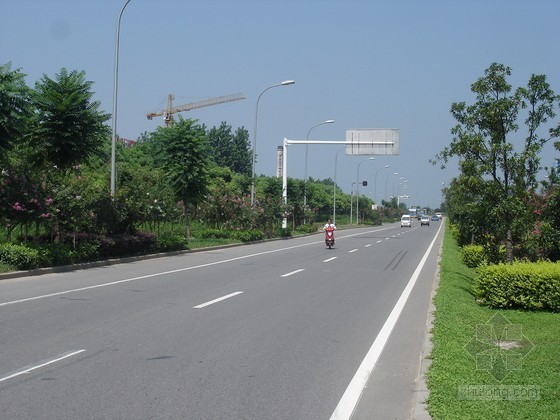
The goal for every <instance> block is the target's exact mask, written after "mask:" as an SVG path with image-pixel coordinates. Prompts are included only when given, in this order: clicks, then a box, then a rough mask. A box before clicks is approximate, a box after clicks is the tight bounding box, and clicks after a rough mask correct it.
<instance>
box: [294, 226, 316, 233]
mask: <svg viewBox="0 0 560 420" xmlns="http://www.w3.org/2000/svg"><path fill="white" fill-rule="evenodd" d="M317 230H318V228H317V225H314V224H308V225H300V226H298V227H297V228H296V231H298V232H304V233H316V232H317Z"/></svg>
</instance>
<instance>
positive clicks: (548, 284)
mask: <svg viewBox="0 0 560 420" xmlns="http://www.w3.org/2000/svg"><path fill="white" fill-rule="evenodd" d="M474 290H475V295H476V296H477V297H478V298H479V299H480V301H481V302H482V303H484V304H488V305H490V306H493V307H497V308H523V309H530V310H550V311H560V263H552V262H539V263H526V262H516V263H513V264H497V265H488V266H480V267H479V268H478V270H477V273H476V279H475V289H474Z"/></svg>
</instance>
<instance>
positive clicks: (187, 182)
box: [151, 116, 209, 240]
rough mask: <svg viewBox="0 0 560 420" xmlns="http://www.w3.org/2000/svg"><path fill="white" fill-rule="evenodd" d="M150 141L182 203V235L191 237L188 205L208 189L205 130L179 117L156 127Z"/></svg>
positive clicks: (195, 202) (196, 202)
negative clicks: (155, 147)
mask: <svg viewBox="0 0 560 420" xmlns="http://www.w3.org/2000/svg"><path fill="white" fill-rule="evenodd" d="M151 141H154V142H156V143H157V144H158V148H157V149H158V150H159V161H160V162H161V164H162V166H163V169H164V172H165V175H166V177H167V180H168V181H169V183H170V186H171V188H172V189H173V192H174V194H175V198H176V199H177V201H182V202H183V209H184V216H185V237H186V239H187V240H189V239H190V235H191V234H190V217H189V208H191V207H194V206H196V205H197V204H198V203H199V202H200V201H202V200H203V199H204V198H205V196H206V193H207V191H208V161H209V156H208V143H207V139H206V131H205V129H204V126H201V125H200V124H198V123H197V122H196V120H192V119H187V120H185V119H183V118H182V117H181V116H179V121H177V122H176V123H175V124H173V126H171V127H158V129H157V130H156V131H155V132H154V133H153V134H152V138H151Z"/></svg>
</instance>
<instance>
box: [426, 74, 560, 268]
mask: <svg viewBox="0 0 560 420" xmlns="http://www.w3.org/2000/svg"><path fill="white" fill-rule="evenodd" d="M509 76H511V69H510V68H509V67H506V66H504V65H503V64H498V63H493V64H491V65H490V67H489V68H488V69H486V71H485V75H484V76H483V77H481V78H479V79H478V80H477V81H476V82H475V83H473V84H472V85H471V91H472V92H473V93H475V94H476V101H475V102H474V103H473V104H472V105H467V104H466V103H465V102H458V103H454V104H452V106H451V113H452V115H453V117H454V118H455V119H456V120H457V122H458V124H457V125H456V126H455V127H454V128H453V129H452V130H451V133H452V135H453V140H452V142H451V144H450V145H449V146H448V147H445V148H444V149H443V150H442V151H441V152H440V153H439V154H438V155H436V159H435V160H434V161H433V163H436V162H441V163H442V167H445V164H446V163H447V162H448V160H449V159H450V158H451V157H458V158H459V160H460V166H461V167H460V169H461V176H462V177H464V178H466V179H464V180H463V181H462V182H459V183H456V185H461V186H465V185H467V186H468V185H470V186H471V187H475V188H476V189H477V190H476V193H477V194H476V201H475V202H474V203H473V202H464V203H463V204H464V205H465V204H468V205H470V206H471V207H473V208H472V212H470V213H469V214H470V216H474V215H477V214H478V215H481V214H484V217H486V218H489V219H490V220H492V221H493V223H492V224H491V225H490V226H488V231H487V232H485V235H483V236H484V237H483V238H482V237H481V240H484V241H485V242H486V245H488V246H489V247H490V248H491V250H494V251H496V250H497V248H498V247H499V246H500V245H501V244H505V245H506V256H507V259H508V261H512V260H513V249H514V245H515V244H516V243H519V241H521V240H522V238H523V235H524V233H525V232H526V226H527V223H526V222H527V220H528V213H529V212H528V211H527V203H528V202H529V199H530V194H531V193H532V192H533V191H534V189H535V188H536V186H537V184H536V174H537V171H538V170H539V169H540V156H539V154H540V152H541V150H542V147H543V145H544V144H545V143H546V142H548V141H549V140H550V139H552V138H554V137H556V136H557V135H558V132H557V130H554V129H549V130H548V131H544V129H543V125H544V124H546V123H547V122H548V120H549V119H551V118H553V117H554V116H555V113H554V111H555V107H556V106H557V101H558V96H556V95H555V94H554V92H553V91H552V90H551V89H550V86H549V84H548V83H547V81H546V76H544V75H532V76H531V78H530V80H529V82H528V84H527V86H526V87H522V88H518V89H517V90H516V91H514V92H512V86H511V85H510V84H509V83H508V81H507V78H508V77H509ZM524 111H526V112H525V113H524ZM523 115H525V119H524V121H522V122H521V123H524V124H525V127H526V129H527V134H526V135H525V138H524V141H523V140H521V141H520V139H519V137H521V138H522V137H523V135H521V136H519V135H518V131H519V125H520V122H519V120H520V119H522V118H523ZM543 131H544V133H543ZM519 143H522V147H521V148H520V150H517V149H516V145H517V144H519ZM465 191H466V190H465ZM456 195H457V194H455V196H456ZM465 198H468V197H467V196H465ZM471 199H472V197H471ZM482 210H484V211H482ZM479 222H482V221H481V220H479ZM473 223H476V220H475V221H473Z"/></svg>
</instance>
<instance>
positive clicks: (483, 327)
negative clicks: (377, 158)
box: [428, 229, 560, 420]
mask: <svg viewBox="0 0 560 420" xmlns="http://www.w3.org/2000/svg"><path fill="white" fill-rule="evenodd" d="M474 276H475V270H474V269H469V268H467V267H466V266H464V265H463V264H462V263H461V259H460V252H459V248H458V246H457V244H456V242H455V240H454V239H453V238H452V236H451V233H450V229H446V233H445V238H444V244H443V254H442V260H441V266H440V284H439V288H438V290H437V293H436V296H435V301H434V303H435V307H436V313H435V322H434V328H433V331H432V333H433V338H432V341H433V351H432V364H431V367H430V369H429V372H428V387H429V389H430V396H429V398H428V409H429V412H430V414H431V416H432V418H433V419H547V420H549V419H560V314H558V313H547V312H528V311H519V310H495V309H491V308H488V307H482V306H479V305H478V304H477V303H476V301H475V298H474V295H473V293H472V285H473V281H474Z"/></svg>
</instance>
